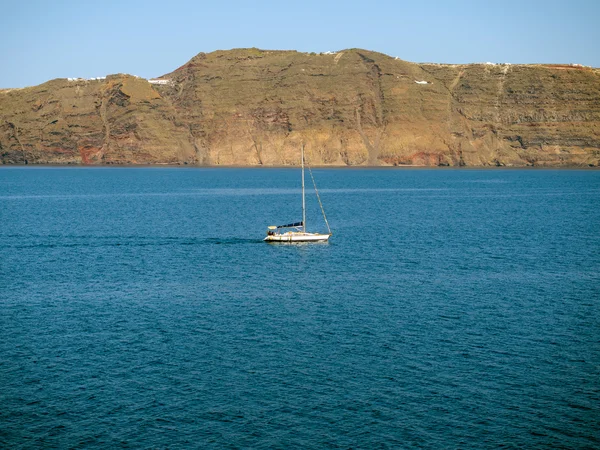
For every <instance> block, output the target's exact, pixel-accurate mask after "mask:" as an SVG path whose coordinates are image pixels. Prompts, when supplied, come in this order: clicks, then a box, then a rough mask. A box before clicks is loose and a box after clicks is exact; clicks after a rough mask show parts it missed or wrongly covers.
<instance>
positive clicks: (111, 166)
mask: <svg viewBox="0 0 600 450" xmlns="http://www.w3.org/2000/svg"><path fill="white" fill-rule="evenodd" d="M310 167H311V168H312V169H335V170H365V169H366V170H592V171H594V170H600V166H575V165H573V166H420V165H398V166H333V165H316V166H310ZM4 168H6V169H10V168H31V169H59V168H61V169H163V168H164V169H216V170H218V169H299V168H300V166H291V165H281V166H276V165H273V166H258V165H256V166H239V165H210V166H204V165H195V164H103V165H87V164H0V169H4Z"/></svg>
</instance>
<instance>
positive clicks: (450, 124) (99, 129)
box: [0, 49, 600, 166]
mask: <svg viewBox="0 0 600 450" xmlns="http://www.w3.org/2000/svg"><path fill="white" fill-rule="evenodd" d="M161 78H162V79H163V80H168V84H162V85H157V84H150V83H149V82H148V81H147V80H144V79H141V78H136V77H132V76H128V75H112V76H108V77H107V78H106V79H102V80H76V81H69V80H66V79H57V80H52V81H49V82H47V83H44V84H42V85H39V86H35V87H30V88H25V89H10V90H4V91H0V161H1V162H2V163H3V164H24V163H27V164H201V165H242V166H246V165H248V166H254V165H265V166H272V165H295V164H298V162H299V146H300V143H301V142H304V143H305V146H306V151H307V158H308V160H309V162H311V163H312V164H314V165H341V166H343V165H353V166H354V165H425V166H437V165H444V166H445V165H450V166H461V165H465V166H490V165H498V166H504V165H506V166H526V165H536V166H598V165H600V71H599V70H598V69H592V68H587V67H581V66H574V65H569V66H565V65H508V64H496V65H492V64H469V65H442V64H414V63H409V62H406V61H402V60H399V59H396V58H391V57H389V56H386V55H383V54H380V53H375V52H370V51H365V50H360V49H351V50H344V51H340V52H337V53H334V54H308V53H299V52H294V51H263V50H258V49H238V50H231V51H216V52H213V53H209V54H204V53H200V54H198V55H197V56H195V57H194V58H193V59H192V60H190V61H189V62H188V63H187V64H185V65H184V66H182V67H180V68H179V69H177V70H175V71H174V72H172V73H170V74H167V75H164V76H163V77H161ZM165 83H167V81H165Z"/></svg>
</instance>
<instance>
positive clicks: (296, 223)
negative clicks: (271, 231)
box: [277, 222, 302, 228]
mask: <svg viewBox="0 0 600 450" xmlns="http://www.w3.org/2000/svg"><path fill="white" fill-rule="evenodd" d="M301 226H302V222H294V223H288V224H287V225H277V228H295V227H301Z"/></svg>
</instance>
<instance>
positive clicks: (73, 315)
mask: <svg viewBox="0 0 600 450" xmlns="http://www.w3.org/2000/svg"><path fill="white" fill-rule="evenodd" d="M314 175H315V178H316V180H317V183H318V184H319V187H320V188H321V190H320V192H321V197H322V200H323V203H324V206H325V209H326V212H327V215H328V218H329V220H330V223H331V227H332V230H333V233H334V235H333V237H332V238H331V242H330V243H329V244H312V245H281V244H280V245H272V244H271V245H270V244H266V243H263V242H262V238H263V236H264V232H265V229H266V226H267V225H271V224H277V223H288V222H290V221H297V220H300V218H301V209H300V205H301V203H300V196H299V195H300V189H299V174H298V171H297V170H293V169H289V170H288V169H264V170H263V169H166V168H165V169H127V168H121V169H84V168H77V169H66V168H4V169H0V332H1V339H0V447H6V448H39V447H60V448H70V447H73V448H86V447H94V448H98V447H99V448H115V447H117V448H118V447H126V448H136V447H141V448H166V447H169V448H190V447H197V448H211V447H212V448H273V447H276V448H299V447H301V448H322V447H325V448H328V447H336V448H410V447H418V448H421V447H425V448H496V447H498V446H506V447H528V448H531V447H552V446H555V447H570V448H590V447H596V448H598V447H599V446H600V440H599V434H598V430H600V412H599V405H600V207H599V205H600V203H599V199H600V172H598V171H566V170H564V171H550V170H548V171H535V170H514V171H513V170H487V171H477V170H366V169H365V170H325V169H320V170H314ZM308 203H309V205H308V206H309V211H308V227H309V228H312V230H313V231H317V230H323V229H324V225H323V221H322V219H321V218H320V216H319V211H318V204H317V203H316V201H315V199H314V198H313V197H311V198H309V201H308Z"/></svg>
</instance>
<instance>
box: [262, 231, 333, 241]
mask: <svg viewBox="0 0 600 450" xmlns="http://www.w3.org/2000/svg"><path fill="white" fill-rule="evenodd" d="M329 236H331V235H330V234H321V233H304V232H302V231H288V232H287V233H281V234H279V233H277V234H270V235H268V236H267V237H266V238H264V240H265V241H267V242H318V241H327V240H328V239H329Z"/></svg>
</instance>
